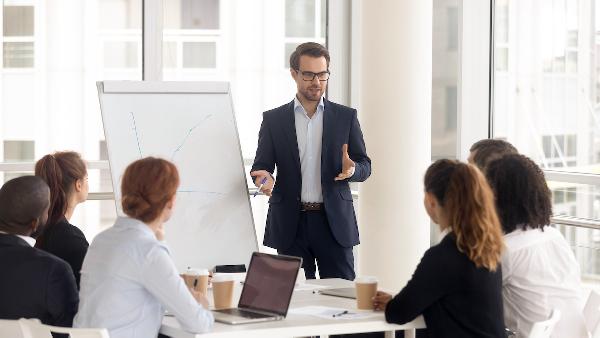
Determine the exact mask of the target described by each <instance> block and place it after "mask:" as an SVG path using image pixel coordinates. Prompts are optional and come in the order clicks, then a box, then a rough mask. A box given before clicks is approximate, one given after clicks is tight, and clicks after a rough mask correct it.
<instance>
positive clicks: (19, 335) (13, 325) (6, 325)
mask: <svg viewBox="0 0 600 338" xmlns="http://www.w3.org/2000/svg"><path fill="white" fill-rule="evenodd" d="M0 337H11V338H30V337H29V336H28V335H27V336H26V335H24V334H23V326H22V324H21V322H20V321H19V320H18V319H14V320H10V319H0Z"/></svg>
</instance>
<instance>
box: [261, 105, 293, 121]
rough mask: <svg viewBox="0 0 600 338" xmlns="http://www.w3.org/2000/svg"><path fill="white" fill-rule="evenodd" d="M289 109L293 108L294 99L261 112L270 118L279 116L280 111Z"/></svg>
mask: <svg viewBox="0 0 600 338" xmlns="http://www.w3.org/2000/svg"><path fill="white" fill-rule="evenodd" d="M290 109H294V101H290V102H288V103H285V104H283V105H281V106H279V107H276V108H273V109H271V110H267V111H266V112H264V113H263V116H264V117H265V118H272V117H275V116H279V115H281V113H283V112H287V111H289V110H290Z"/></svg>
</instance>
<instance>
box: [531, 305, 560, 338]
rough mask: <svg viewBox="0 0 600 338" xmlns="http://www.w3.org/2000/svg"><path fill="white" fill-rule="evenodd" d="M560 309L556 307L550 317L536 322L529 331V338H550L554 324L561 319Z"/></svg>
mask: <svg viewBox="0 0 600 338" xmlns="http://www.w3.org/2000/svg"><path fill="white" fill-rule="evenodd" d="M560 315H561V313H560V310H557V309H554V310H552V313H551V314H550V319H548V320H544V321H541V322H537V323H534V324H533V326H532V327H531V331H530V332H529V336H528V337H529V338H550V335H552V331H554V326H556V323H558V321H559V320H560Z"/></svg>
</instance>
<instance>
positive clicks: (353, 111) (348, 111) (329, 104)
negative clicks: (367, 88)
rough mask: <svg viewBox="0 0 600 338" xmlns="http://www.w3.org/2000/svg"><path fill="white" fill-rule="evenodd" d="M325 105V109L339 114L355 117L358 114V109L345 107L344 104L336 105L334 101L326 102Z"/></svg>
mask: <svg viewBox="0 0 600 338" xmlns="http://www.w3.org/2000/svg"><path fill="white" fill-rule="evenodd" d="M323 104H324V105H325V109H331V110H334V111H336V112H338V113H342V114H348V115H354V114H356V109H354V108H352V107H348V106H344V105H343V104H339V103H335V102H333V101H329V100H324V102H323Z"/></svg>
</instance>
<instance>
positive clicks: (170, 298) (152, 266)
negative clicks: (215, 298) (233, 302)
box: [141, 247, 214, 333]
mask: <svg viewBox="0 0 600 338" xmlns="http://www.w3.org/2000/svg"><path fill="white" fill-rule="evenodd" d="M141 277H142V280H141V282H142V283H143V284H144V286H145V287H146V289H147V290H148V291H149V292H150V293H151V294H152V295H154V296H155V297H156V298H157V299H158V300H159V301H160V302H161V303H162V304H163V306H164V307H165V308H166V309H167V310H168V311H169V312H170V313H172V314H173V315H175V318H176V319H177V321H178V322H179V324H181V327H182V328H183V329H184V330H186V331H189V332H194V333H203V332H207V331H210V330H211V329H212V326H213V323H214V318H213V315H212V313H211V312H210V311H208V310H207V309H205V308H204V307H202V305H200V304H198V302H196V300H195V299H194V297H193V296H192V294H191V293H190V291H189V290H188V288H187V287H186V285H185V283H184V281H183V279H182V278H181V277H180V276H179V273H178V272H177V268H175V265H174V264H173V261H172V260H171V256H170V255H169V253H168V251H167V249H166V248H165V247H156V248H153V249H152V250H151V251H150V252H149V253H148V256H147V257H146V260H145V262H144V265H143V266H142V276H141Z"/></svg>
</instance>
